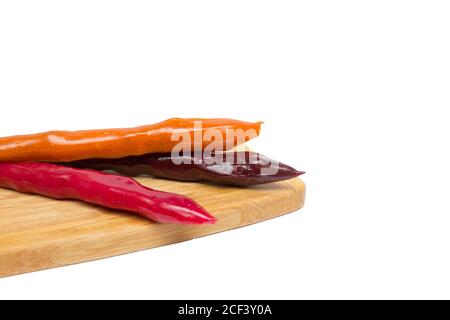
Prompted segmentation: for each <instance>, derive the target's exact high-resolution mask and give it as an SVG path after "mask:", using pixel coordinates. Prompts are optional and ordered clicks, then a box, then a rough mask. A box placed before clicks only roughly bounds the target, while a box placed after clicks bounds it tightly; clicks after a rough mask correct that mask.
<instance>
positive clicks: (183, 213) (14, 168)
mask: <svg viewBox="0 0 450 320" xmlns="http://www.w3.org/2000/svg"><path fill="white" fill-rule="evenodd" d="M0 187H3V188H9V189H13V190H16V191H19V192H23V193H33V194H39V195H43V196H47V197H50V198H55V199H76V200H82V201H85V202H89V203H93V204H97V205H100V206H103V207H108V208H112V209H119V210H126V211H129V212H134V213H136V214H138V215H140V216H142V217H145V218H147V219H151V220H153V221H155V222H161V223H180V224H204V223H214V222H216V219H215V218H214V217H212V216H211V215H210V214H209V213H208V212H206V211H205V210H204V209H203V208H202V207H201V206H200V205H198V204H197V203H196V202H194V201H193V200H191V199H189V198H187V197H185V196H181V195H177V194H172V193H167V192H161V191H156V190H152V189H150V188H147V187H145V186H143V185H141V184H139V183H138V182H136V181H135V180H133V179H131V178H128V177H122V176H117V175H110V174H105V173H102V172H97V171H93V170H82V169H76V168H71V167H66V166H59V165H56V164H49V163H37V162H22V163H18V162H3V163H2V162H0Z"/></svg>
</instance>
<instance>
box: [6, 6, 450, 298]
mask: <svg viewBox="0 0 450 320" xmlns="http://www.w3.org/2000/svg"><path fill="white" fill-rule="evenodd" d="M449 16H450V5H449V2H448V1H411V0H409V1H393V0H390V1H381V0H379V1H262V0H258V1H243V0H239V1H210V0H208V1H170V0H167V1H93V0H89V1H3V2H1V3H0V112H1V113H0V135H1V136H4V135H11V134H18V133H30V132H35V131H42V130H49V129H82V128H107V127H128V126H136V125H141V124H146V123H153V122H157V121H160V120H163V119H165V118H169V117H231V118H237V119H242V120H248V121H256V120H263V121H265V122H266V124H265V126H264V128H263V132H262V134H261V136H260V138H258V139H257V140H256V141H254V142H252V143H251V146H252V147H254V148H255V149H257V150H258V151H260V152H262V153H265V154H267V155H269V156H272V157H274V158H276V159H278V160H281V161H283V162H286V163H288V164H291V165H293V166H294V167H296V168H298V169H301V170H306V171H307V174H306V175H305V176H304V180H305V182H306V184H307V187H308V193H307V203H306V206H305V208H304V209H302V210H300V211H298V212H297V213H294V214H291V215H288V216H285V217H282V218H279V219H275V220H272V221H268V222H264V223H261V224H258V225H254V226H250V227H248V228H243V229H239V230H235V231H230V232H226V233H222V234H218V235H214V236H210V237H206V238H202V239H198V240H194V241H189V242H185V243H181V244H177V245H172V246H167V247H163V248H158V249H154V250H148V251H144V252H140V253H135V254H130V255H126V256H121V257H116V258H111V259H106V260H101V261H96V262H91V263H85V264H81V265H76V266H70V267H64V268H59V269H54V270H47V271H42V272H37V273H31V274H26V275H21V276H15V277H10V278H5V279H0V298H161V299H165V298H180V299H187V298H191V299H197V298H198V299H202V298H269V299H270V298H344V299H346V298H450V272H449V270H450V256H449V246H450V201H449V198H450V197H449V189H450V188H449V181H450V180H449V178H450V170H449V167H450V156H449V155H450V154H449V136H450V129H449V119H450V118H449V112H448V110H449V108H450V90H449V89H450V19H449ZM0 206H1V204H0Z"/></svg>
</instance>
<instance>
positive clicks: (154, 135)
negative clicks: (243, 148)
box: [0, 118, 261, 162]
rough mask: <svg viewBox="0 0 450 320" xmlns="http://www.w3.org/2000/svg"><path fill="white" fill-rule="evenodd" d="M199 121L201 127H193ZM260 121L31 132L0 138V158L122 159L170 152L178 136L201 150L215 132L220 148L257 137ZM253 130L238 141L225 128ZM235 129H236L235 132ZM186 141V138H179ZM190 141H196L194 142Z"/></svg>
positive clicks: (178, 121)
mask: <svg viewBox="0 0 450 320" xmlns="http://www.w3.org/2000/svg"><path fill="white" fill-rule="evenodd" d="M199 123H201V128H199V127H197V128H196V127H195V125H196V124H199ZM260 126H261V122H256V123H250V122H244V121H238V120H233V119H182V118H172V119H169V120H166V121H163V122H160V123H156V124H153V125H148V126H143V127H137V128H129V129H104V130H86V131H51V132H44V133H38V134H31V135H23V136H13V137H4V138H0V161H14V162H17V161H43V162H67V161H75V160H82V159H92V158H108V159H111V158H122V157H127V156H136V155H142V154H147V153H156V152H172V150H173V148H174V147H175V146H176V145H178V144H179V142H180V140H183V138H181V137H180V139H173V134H176V135H178V136H185V137H187V138H189V141H188V143H190V145H191V147H192V150H194V149H203V148H205V147H206V146H207V145H208V144H209V143H210V142H211V139H209V138H210V136H209V135H211V134H212V133H219V134H220V135H221V142H223V150H229V149H231V148H233V147H235V146H236V145H237V144H240V143H244V142H245V141H247V140H249V139H251V138H253V137H255V136H257V135H258V134H259V130H260ZM213 129H214V130H213ZM208 130H209V131H208ZM230 130H234V132H239V131H242V132H248V131H247V130H250V131H251V132H253V133H254V135H252V136H243V138H244V140H243V141H241V140H240V139H238V138H237V137H233V136H232V137H231V139H230V140H231V141H226V136H227V135H226V133H227V131H230ZM236 130H238V131H236ZM183 141H184V142H186V140H183ZM194 141H197V142H198V143H196V144H194Z"/></svg>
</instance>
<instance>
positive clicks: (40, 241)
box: [0, 178, 305, 277]
mask: <svg viewBox="0 0 450 320" xmlns="http://www.w3.org/2000/svg"><path fill="white" fill-rule="evenodd" d="M137 180H139V182H141V183H143V184H144V185H146V186H149V187H152V188H156V189H159V190H163V191H169V192H176V193H180V194H184V195H187V196H189V197H191V198H193V199H195V200H196V201H198V202H199V203H200V204H201V205H202V206H203V207H204V208H206V209H207V210H208V211H209V212H211V213H212V214H213V215H215V216H216V217H217V218H218V219H219V222H218V223H217V224H215V225H206V226H180V225H162V224H156V223H152V222H150V221H148V220H145V219H143V218H140V217H136V216H133V215H131V214H128V213H124V212H119V211H113V210H108V209H103V208H101V207H97V206H92V205H89V204H84V203H82V202H77V201H60V200H52V199H47V198H44V197H40V196H34V195H25V194H20V193H17V192H15V191H10V190H5V189H0V277H5V276H10V275H14V274H20V273H25V272H30V271H36V270H42V269H48V268H53V267H58V266H64V265H68V264H73V263H79V262H84V261H90V260H95V259H100V258H105V257H111V256H115V255H120V254H125V253H130V252H135V251H139V250H144V249H149V248H154V247H158V246H163V245H167V244H171V243H176V242H181V241H185V240H189V239H194V238H197V237H201V236H205V235H209V234H213V233H217V232H220V231H225V230H230V229H234V228H238V227H242V226H246V225H249V224H253V223H256V222H259V221H263V220H267V219H271V218H274V217H277V216H280V215H283V214H286V213H290V212H293V211H296V210H297V209H300V208H301V207H302V206H303V204H304V196H305V186H304V184H303V182H302V181H301V180H300V179H292V180H289V181H284V182H278V183H272V184H267V185H263V186H255V187H251V188H236V187H224V186H215V185H208V184H201V183H183V182H174V181H169V180H162V179H153V178H139V179H137Z"/></svg>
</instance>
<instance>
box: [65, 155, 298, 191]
mask: <svg viewBox="0 0 450 320" xmlns="http://www.w3.org/2000/svg"><path fill="white" fill-rule="evenodd" d="M217 156H218V157H219V158H217ZM212 158H213V159H212ZM217 159H219V161H217ZM65 165H69V166H74V167H79V168H90V169H96V170H112V171H116V172H117V173H119V174H123V175H127V176H139V175H152V176H155V177H161V178H166V179H172V180H180V181H208V182H214V183H221V184H228V185H235V186H252V185H258V184H265V183H270V182H276V181H282V180H287V179H291V178H295V177H297V176H299V175H301V174H303V173H304V172H301V171H297V170H295V169H294V168H292V167H290V166H288V165H286V164H283V163H279V162H277V161H274V160H272V159H270V158H268V157H266V156H263V155H261V154H258V153H255V152H248V151H246V152H244V151H242V152H232V153H231V154H230V153H228V157H227V154H225V153H222V154H217V155H216V154H212V155H211V156H210V157H205V156H204V155H203V154H202V153H200V155H198V156H197V155H195V153H190V154H188V155H178V156H175V157H172V156H171V154H170V153H153V154H146V155H142V156H133V157H126V158H120V159H88V160H82V161H76V162H70V163H65ZM269 168H271V170H267V169H269ZM263 169H266V171H264V170H263Z"/></svg>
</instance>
